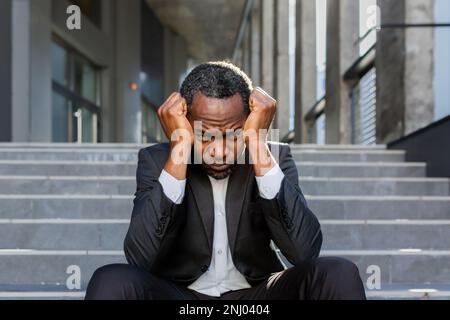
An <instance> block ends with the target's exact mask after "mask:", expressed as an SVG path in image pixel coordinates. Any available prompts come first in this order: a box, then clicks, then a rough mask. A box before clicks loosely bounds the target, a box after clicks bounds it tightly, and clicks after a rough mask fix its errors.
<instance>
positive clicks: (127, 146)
mask: <svg viewBox="0 0 450 320" xmlns="http://www.w3.org/2000/svg"><path fill="white" fill-rule="evenodd" d="M151 145H152V144H148V145H143V144H135V143H83V144H77V143H39V142H38V143H9V142H7V143H0V149H38V150H42V149H57V150H60V149H94V150H98V149H130V150H139V149H142V148H146V147H149V146H151ZM290 147H291V149H292V150H361V151H364V150H368V151H372V150H386V149H387V147H386V145H373V146H365V145H354V144H350V145H344V144H326V145H317V144H293V145H290Z"/></svg>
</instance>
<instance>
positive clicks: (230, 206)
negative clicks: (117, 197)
mask: <svg viewBox="0 0 450 320" xmlns="http://www.w3.org/2000/svg"><path fill="white" fill-rule="evenodd" d="M277 146H279V152H280V153H279V155H280V157H279V165H280V168H281V170H282V171H283V172H284V174H285V178H284V180H283V182H282V185H281V189H280V192H279V194H278V195H277V197H276V198H275V199H273V200H265V199H263V198H261V197H260V194H259V189H258V186H257V183H256V179H255V174H254V171H253V166H252V165H250V164H247V165H238V166H237V168H236V169H235V171H234V172H233V173H232V174H231V176H230V178H229V181H228V190H227V194H226V222H227V230H228V241H229V245H230V250H231V255H232V257H233V262H234V265H235V266H236V268H237V269H238V270H239V271H240V272H241V273H242V274H243V275H244V276H245V277H246V279H247V281H248V282H249V283H250V284H251V285H256V284H257V283H259V282H261V281H263V280H265V279H267V278H268V277H269V276H270V274H271V273H273V272H277V271H281V270H283V267H282V265H281V263H280V261H279V259H278V257H277V255H276V254H275V252H274V251H273V250H272V248H271V247H270V241H271V240H273V241H274V243H275V244H276V245H277V247H278V248H279V249H280V250H281V252H282V253H283V254H284V256H285V257H286V258H287V259H288V260H289V261H290V262H291V263H292V264H294V265H296V264H297V263H300V262H301V261H305V260H308V259H311V258H315V257H317V256H318V255H319V252H320V248H321V245H322V233H321V230H320V224H319V222H318V220H317V218H316V217H315V216H314V214H313V213H312V212H311V210H310V209H309V208H308V207H307V204H306V201H305V198H304V197H303V194H302V192H301V190H300V187H299V185H298V174H297V168H296V165H295V162H294V160H293V158H292V156H291V152H290V148H289V146H288V145H277ZM271 147H273V145H271ZM168 156H169V145H168V144H160V145H155V146H152V147H149V148H146V149H142V150H140V152H139V163H138V169H137V191H136V194H135V196H136V197H135V200H134V208H133V213H132V217H131V223H130V226H129V230H128V233H127V235H126V238H125V242H124V250H125V256H126V258H127V261H128V262H129V263H130V264H132V265H135V266H137V267H140V268H143V269H146V270H147V271H149V272H151V273H153V274H154V275H156V276H159V277H162V278H165V279H168V280H172V281H175V282H180V283H183V284H185V285H189V284H191V283H192V282H194V281H195V280H197V279H198V278H199V277H200V276H201V275H202V274H203V273H204V272H206V270H207V269H208V267H209V265H210V263H211V257H212V244H213V232H214V203H213V193H212V187H211V183H210V181H209V179H208V177H207V175H206V174H205V173H204V172H203V171H202V169H201V167H200V166H198V165H189V166H188V171H187V184H186V190H185V197H184V200H183V203H182V204H180V205H177V204H174V203H173V202H172V201H171V200H169V199H168V198H167V197H166V196H165V194H164V192H163V189H162V186H161V184H160V183H159V181H158V178H159V175H160V174H161V171H162V169H163V168H164V164H165V162H166V160H167V158H168Z"/></svg>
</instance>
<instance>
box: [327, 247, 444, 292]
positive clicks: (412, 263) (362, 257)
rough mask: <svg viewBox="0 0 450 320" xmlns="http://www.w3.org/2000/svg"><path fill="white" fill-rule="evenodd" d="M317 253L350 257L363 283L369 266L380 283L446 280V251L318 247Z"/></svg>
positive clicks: (431, 284)
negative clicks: (377, 275) (374, 269)
mask: <svg viewBox="0 0 450 320" xmlns="http://www.w3.org/2000/svg"><path fill="white" fill-rule="evenodd" d="M321 256H332V257H343V258H346V259H349V260H351V261H353V262H354V263H355V264H356V265H357V266H358V269H359V273H360V275H361V278H362V280H363V282H364V283H365V284H366V283H367V280H368V279H369V276H370V275H372V274H373V271H372V272H369V271H370V269H368V267H370V266H377V267H379V268H380V275H381V283H385V284H415V285H416V286H419V285H430V287H431V288H432V287H433V285H439V284H448V283H450V251H448V250H447V251H437V250H429V251H425V250H423V251H420V252H402V251H399V250H322V252H321Z"/></svg>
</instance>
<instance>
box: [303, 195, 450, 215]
mask: <svg viewBox="0 0 450 320" xmlns="http://www.w3.org/2000/svg"><path fill="white" fill-rule="evenodd" d="M306 200H307V203H308V205H309V207H310V209H311V210H312V211H313V212H314V213H315V214H316V216H317V217H318V218H319V219H321V220H331V219H339V220H375V219H384V220H392V219H410V220H417V219H441V220H446V219H450V197H419V196H389V197H385V196H380V197H375V196H370V197H367V196H307V197H306Z"/></svg>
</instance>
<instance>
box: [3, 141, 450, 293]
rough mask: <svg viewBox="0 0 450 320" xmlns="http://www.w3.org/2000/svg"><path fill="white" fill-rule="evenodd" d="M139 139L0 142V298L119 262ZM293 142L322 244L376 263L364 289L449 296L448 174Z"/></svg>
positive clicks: (399, 158)
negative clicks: (429, 174) (376, 277)
mask: <svg viewBox="0 0 450 320" xmlns="http://www.w3.org/2000/svg"><path fill="white" fill-rule="evenodd" d="M139 148H140V146H138V145H120V144H103V145H82V146H75V145H68V144H61V145H56V144H0V235H1V236H0V270H1V272H0V299H74V298H75V299H80V298H82V297H83V296H84V290H85V289H86V285H87V282H88V281H89V279H90V277H91V275H92V273H93V271H94V270H95V269H96V268H98V267H99V266H102V265H105V264H109V263H120V262H125V258H124V256H123V252H122V245H123V239H124V236H125V233H126V231H127V228H128V223H129V218H130V214H131V210H132V207H133V204H132V200H133V193H134V191H135V184H136V182H135V172H136V163H137V151H138V150H139ZM292 152H293V155H294V158H295V160H296V161H297V164H298V170H299V175H300V186H301V188H302V190H303V192H304V194H305V195H306V198H307V201H308V204H309V206H310V208H311V209H312V210H313V212H314V213H315V214H316V215H317V216H318V217H319V219H320V220H321V224H322V230H323V234H324V244H323V249H322V255H323V256H341V257H346V258H348V259H350V260H352V261H354V262H355V263H356V264H357V265H358V267H359V270H360V273H361V277H362V279H363V281H364V282H365V283H366V281H367V279H368V278H369V277H370V276H371V275H372V274H373V272H374V271H373V270H374V268H375V269H377V268H379V271H380V280H381V288H380V289H373V288H367V296H368V297H369V298H372V299H392V298H395V299H423V298H430V299H442V298H449V297H450V180H449V179H447V178H442V179H441V178H439V179H436V178H426V177H425V172H426V164H424V163H406V162H404V156H405V154H404V152H403V151H388V150H386V148H385V147H384V146H374V147H361V146H313V145H303V146H292ZM74 266H75V267H74ZM374 266H375V267H374ZM368 268H369V270H368ZM74 270H75V273H74ZM77 271H80V272H81V274H80V280H81V288H80V289H77V288H73V289H69V288H68V287H67V285H66V284H67V281H68V279H69V281H68V282H69V284H70V283H74V282H72V280H73V279H74V278H73V277H74V276H76V275H77ZM368 271H369V272H368ZM371 279H372V278H371ZM75 282H76V281H75ZM371 283H372V282H371ZM370 289H372V290H370Z"/></svg>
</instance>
